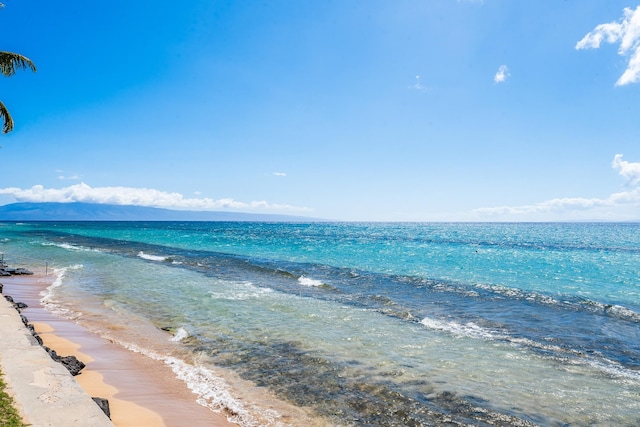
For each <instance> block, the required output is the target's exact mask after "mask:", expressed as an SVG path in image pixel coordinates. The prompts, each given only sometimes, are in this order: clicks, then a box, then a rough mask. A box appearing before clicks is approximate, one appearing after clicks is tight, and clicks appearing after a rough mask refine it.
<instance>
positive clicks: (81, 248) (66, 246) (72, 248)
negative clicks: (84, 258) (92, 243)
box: [41, 242, 102, 252]
mask: <svg viewBox="0 0 640 427" xmlns="http://www.w3.org/2000/svg"><path fill="white" fill-rule="evenodd" d="M41 245H42V246H55V247H58V248H62V249H66V250H69V251H82V252H102V251H101V250H100V249H95V248H87V247H84V246H78V245H72V244H70V243H52V242H42V243H41Z"/></svg>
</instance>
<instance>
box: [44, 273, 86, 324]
mask: <svg viewBox="0 0 640 427" xmlns="http://www.w3.org/2000/svg"><path fill="white" fill-rule="evenodd" d="M82 268H83V265H82V264H75V265H71V266H69V267H61V268H54V269H53V274H54V275H55V279H54V280H53V282H52V283H51V284H50V285H49V286H47V287H46V288H45V289H44V290H43V291H42V292H40V297H41V298H40V303H41V304H42V306H43V307H45V308H46V309H47V310H49V311H51V312H52V313H54V314H57V315H59V316H61V317H64V318H72V317H76V316H72V315H71V314H72V313H71V311H69V310H67V309H65V308H63V307H62V306H61V305H60V304H59V303H58V302H57V301H56V300H54V298H53V294H54V291H55V289H56V288H58V287H60V286H62V284H63V280H64V276H65V275H66V274H67V272H68V271H70V270H80V269H82Z"/></svg>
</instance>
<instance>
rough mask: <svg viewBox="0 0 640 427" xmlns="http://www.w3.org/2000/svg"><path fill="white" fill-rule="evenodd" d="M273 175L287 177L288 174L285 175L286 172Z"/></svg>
mask: <svg viewBox="0 0 640 427" xmlns="http://www.w3.org/2000/svg"><path fill="white" fill-rule="evenodd" d="M273 174H274V175H275V176H287V174H286V173H284V172H274V173H273Z"/></svg>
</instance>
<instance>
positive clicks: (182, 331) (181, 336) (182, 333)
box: [171, 328, 189, 342]
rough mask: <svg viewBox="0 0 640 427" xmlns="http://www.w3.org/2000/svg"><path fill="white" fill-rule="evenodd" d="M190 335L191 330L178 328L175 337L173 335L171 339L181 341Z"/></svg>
mask: <svg viewBox="0 0 640 427" xmlns="http://www.w3.org/2000/svg"><path fill="white" fill-rule="evenodd" d="M188 336H189V332H187V330H186V329H184V328H178V329H177V330H176V333H175V335H174V336H173V337H171V341H175V342H180V341H182V340H183V339H185V338H187V337H188Z"/></svg>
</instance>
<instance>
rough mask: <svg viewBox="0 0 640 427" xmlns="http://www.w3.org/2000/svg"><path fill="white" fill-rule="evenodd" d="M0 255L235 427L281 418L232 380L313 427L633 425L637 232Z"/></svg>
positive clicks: (17, 228)
mask: <svg viewBox="0 0 640 427" xmlns="http://www.w3.org/2000/svg"><path fill="white" fill-rule="evenodd" d="M0 240H1V241H2V242H3V243H2V246H1V248H2V249H0V250H2V252H4V253H5V254H6V255H5V257H6V258H7V261H8V262H9V263H11V264H12V265H14V264H19V263H20V262H26V263H27V264H40V265H41V264H42V263H43V262H46V263H47V268H51V269H56V270H55V271H56V274H58V275H59V277H60V280H59V281H58V282H57V285H58V286H56V287H55V288H54V289H51V291H50V293H49V295H48V296H47V298H49V299H50V303H51V304H50V307H51V309H54V310H58V311H60V312H61V313H62V314H64V315H66V316H70V317H76V318H78V319H82V320H83V321H86V322H91V319H92V318H93V319H94V325H100V324H101V322H105V321H108V322H110V323H112V324H121V325H122V328H123V331H124V332H122V333H121V334H120V335H119V338H118V339H119V340H121V341H122V342H123V343H126V345H128V346H130V347H131V348H134V349H136V350H138V351H142V352H146V353H148V354H150V355H152V356H153V357H165V358H175V359H171V360H175V363H176V366H178V365H179V367H177V368H176V369H175V371H176V374H177V375H187V376H188V378H185V380H186V381H188V382H190V383H191V384H192V386H193V387H194V388H196V389H197V390H198V391H199V392H200V393H201V398H202V403H206V404H208V405H210V406H212V407H214V408H220V407H221V406H226V407H232V408H233V411H234V412H236V413H238V414H240V415H239V418H238V420H239V421H240V422H241V423H244V424H246V425H251V424H252V423H254V424H255V423H258V422H257V421H256V420H261V421H260V422H259V423H264V422H265V421H264V420H271V421H270V422H272V423H273V424H274V425H275V424H278V423H280V424H282V420H281V419H279V418H278V417H277V414H276V413H275V412H277V409H273V408H272V407H269V408H267V407H266V406H267V405H261V403H262V402H260V398H257V401H253V402H248V401H247V400H245V399H238V397H240V396H234V395H233V393H242V389H241V390H238V389H236V388H234V386H233V384H235V382H234V380H233V379H232V377H236V376H237V377H239V378H241V379H243V380H245V381H248V382H249V383H253V384H255V385H257V386H260V387H264V388H267V389H268V390H270V391H271V392H273V393H275V394H276V396H278V397H279V398H281V399H283V400H286V401H288V402H291V403H293V404H295V405H297V406H300V407H304V408H306V409H308V410H310V411H312V412H313V413H315V414H316V415H317V416H318V418H321V419H324V420H326V421H327V422H328V423H330V424H342V425H360V424H370V425H434V424H435V425H440V424H447V423H451V424H452V425H455V424H456V423H459V424H471V425H514V424H516V423H518V422H520V423H521V425H527V424H528V423H530V424H538V425H551V426H555V425H558V426H562V425H601V426H608V425H629V426H632V425H638V424H640V416H638V415H637V414H639V413H640V329H639V323H640V279H639V278H640V225H638V224H276V223H28V224H20V225H16V224H5V225H3V226H1V227H0ZM12 258H13V260H12ZM80 312H82V314H80ZM150 325H153V326H152V328H153V329H155V331H156V332H157V331H158V328H165V329H166V330H167V331H169V332H170V333H169V332H163V331H160V332H159V333H158V334H156V333H149V331H150V329H149V328H150ZM96 329H100V328H99V327H96ZM102 333H107V332H105V331H104V330H103V331H102ZM109 333H112V332H109ZM172 334H173V335H172ZM172 338H173V339H174V340H176V338H182V339H181V340H179V345H178V346H175V345H174V346H166V345H165V344H166V342H167V341H169V340H171V339H172ZM174 344H175V343H174ZM175 347H178V348H177V349H175ZM183 361H184V362H188V363H189V365H184V366H183V365H180V363H183ZM194 361H195V362H194ZM196 362H197V363H196ZM193 364H195V365H197V366H192V365H193ZM200 368H203V369H200ZM196 371H197V372H199V374H195V372H196ZM212 390H214V392H212ZM274 411H275V412H274Z"/></svg>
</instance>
